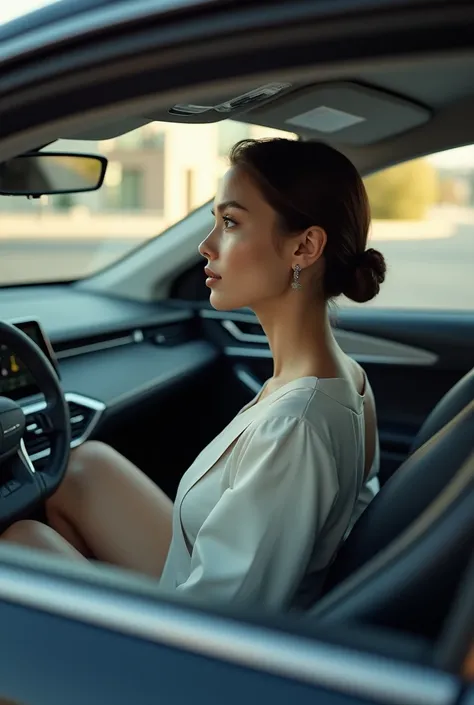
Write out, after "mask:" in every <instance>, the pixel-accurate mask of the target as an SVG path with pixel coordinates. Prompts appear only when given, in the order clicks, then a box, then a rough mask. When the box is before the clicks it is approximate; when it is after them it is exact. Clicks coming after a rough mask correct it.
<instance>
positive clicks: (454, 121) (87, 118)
mask: <svg viewBox="0 0 474 705" xmlns="http://www.w3.org/2000/svg"><path fill="white" fill-rule="evenodd" d="M473 69H474V52H472V51H466V50H463V51H457V52H451V53H445V54H443V55H441V56H440V55H439V54H438V55H436V56H433V55H418V56H415V57H414V56H411V57H407V56H405V57H403V58H400V57H396V58H391V59H390V58H385V59H384V60H378V61H377V63H376V64H375V65H374V62H373V61H370V60H365V61H361V62H357V63H356V62H351V64H350V65H348V64H345V65H342V64H339V63H333V64H325V65H324V66H321V65H315V66H308V67H304V68H298V69H291V70H287V71H285V72H275V71H274V72H268V73H266V74H261V75H260V76H258V77H253V78H252V80H251V82H250V81H249V79H248V78H247V79H244V78H239V77H236V78H235V80H233V81H232V82H229V81H225V82H224V81H214V82H212V83H210V82H209V83H206V85H205V86H196V88H194V87H193V89H192V90H190V89H189V88H187V89H179V90H176V91H173V92H172V93H169V94H168V93H167V94H163V93H162V92H161V93H160V94H157V95H155V96H151V97H150V96H146V97H141V98H134V99H131V100H127V101H124V102H121V103H115V104H113V105H111V106H107V107H104V108H101V109H96V110H91V111H90V112H87V111H85V112H83V113H82V114H81V115H75V116H73V117H71V116H70V117H67V118H63V119H59V120H57V121H56V122H55V123H54V124H52V123H49V124H47V125H44V126H42V127H41V128H39V131H37V130H35V131H34V133H33V131H32V133H31V134H30V133H23V134H18V135H14V136H10V137H8V138H6V139H5V140H2V142H3V143H4V146H3V145H2V144H1V143H0V149H1V154H2V158H3V159H5V158H10V157H11V156H13V155H14V154H20V153H22V152H25V151H28V150H30V149H33V148H38V145H39V144H46V143H51V142H52V141H54V140H56V139H58V135H61V137H62V138H63V139H81V138H82V139H89V140H105V139H109V138H111V137H116V136H118V135H121V134H125V133H127V132H129V131H131V130H133V129H136V128H138V127H140V126H142V125H145V124H147V123H149V122H151V121H153V120H152V118H155V119H156V118H160V117H163V116H165V115H166V114H167V110H168V106H169V105H170V104H174V103H175V102H183V101H193V102H204V101H206V100H216V99H220V98H221V97H222V96H223V95H224V96H225V95H226V94H228V93H229V90H230V84H231V90H232V92H233V93H234V94H236V95H239V94H241V93H243V92H245V91H247V90H249V88H254V87H255V86H256V85H261V84H262V83H268V82H272V81H285V82H286V81H288V82H291V83H292V85H293V86H295V91H296V90H297V88H298V87H299V89H301V88H303V90H304V87H308V86H310V87H311V90H312V89H313V87H320V86H321V85H327V84H329V83H334V84H339V85H340V83H341V82H343V83H346V82H348V81H349V82H350V83H355V82H360V84H361V85H362V81H363V80H365V83H366V84H369V85H370V81H373V83H374V85H375V83H376V82H379V81H380V82H381V81H382V77H385V78H384V79H383V80H384V81H385V85H384V88H385V89H387V87H390V88H392V87H395V86H396V85H397V86H398V87H401V82H402V80H405V79H406V84H405V85H406V88H405V93H404V95H403V96H402V98H406V96H407V95H408V93H410V100H411V104H412V105H415V106H417V107H419V106H421V107H422V108H425V109H429V110H430V116H429V119H428V120H425V121H423V122H421V123H420V124H418V126H413V127H411V128H409V129H407V130H405V131H402V132H399V133H398V134H395V135H392V136H390V137H385V138H384V139H382V140H380V141H376V142H373V143H372V144H370V143H369V144H356V143H352V144H351V143H347V142H343V141H342V140H341V139H340V137H341V133H340V134H337V133H335V134H332V135H326V136H325V137H324V139H325V141H327V142H329V143H330V144H333V145H334V146H335V147H337V148H338V149H340V150H341V151H342V152H344V153H345V154H346V155H347V156H348V157H349V158H350V159H352V160H353V162H354V163H355V164H356V166H357V168H358V169H359V170H360V171H361V173H363V174H365V173H370V172H371V171H374V170H377V169H380V168H383V167H385V166H389V165H390V164H394V163H397V162H400V161H403V160H405V159H410V158H413V157H415V156H421V155H423V154H430V153H433V152H438V151H442V150H445V149H450V148H453V147H458V146H462V145H465V144H470V143H472V142H474V90H473V88H471V84H472V79H471V75H472V74H471V72H472V71H473ZM458 72H459V73H458ZM434 75H439V76H441V77H442V79H443V80H440V81H439V86H438V88H439V90H438V95H437V97H436V101H435V95H434V94H435V92H436V90H435V89H436V86H435V82H434V80H432V77H433V76H434ZM423 76H426V81H425V83H426V86H430V87H429V89H427V90H425V93H424V95H425V97H428V95H427V93H428V92H430V95H431V101H432V104H430V105H429V104H426V103H424V104H423V103H422V102H421V101H417V102H416V103H415V102H413V99H412V95H413V94H414V93H415V92H416V90H417V89H418V88H421V86H420V82H421V83H423V81H422V78H423ZM403 77H404V78H403ZM428 77H431V78H430V79H429V80H428ZM369 79H370V81H369ZM399 84H400V85H399ZM468 84H469V85H468ZM371 87H372V86H371ZM443 91H444V93H443ZM390 93H391V95H396V97H399V93H397V94H393V92H390ZM442 94H444V95H445V100H444V101H442V100H441V95H442ZM284 100H286V98H285V96H283V97H282V98H280V99H279V100H277V101H271V102H269V103H268V104H267V105H265V106H264V107H261V108H259V109H253V110H251V111H246V112H244V111H242V112H241V113H239V114H238V115H237V116H232V117H233V118H234V117H235V119H238V120H241V121H246V122H249V123H255V124H258V125H263V126H266V125H267V126H269V127H277V128H278V127H279V129H286V130H288V125H286V126H285V125H282V124H281V123H278V122H277V121H274V120H273V117H274V116H275V114H278V109H279V105H281V103H282V102H283V101H284ZM171 101H173V102H171ZM435 102H436V105H435V104H434V103H435ZM143 115H145V116H148V117H143ZM291 131H292V132H296V131H297V132H298V134H300V135H301V137H302V138H304V139H307V138H310V139H311V138H312V137H315V136H316V138H319V139H320V138H321V136H320V135H318V134H315V133H311V131H309V132H308V131H305V130H295V129H293V130H291ZM33 135H34V136H35V137H34V138H35V143H32V136H33ZM369 142H370V140H369Z"/></svg>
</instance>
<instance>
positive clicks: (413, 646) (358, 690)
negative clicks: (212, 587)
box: [0, 549, 461, 705]
mask: <svg viewBox="0 0 474 705" xmlns="http://www.w3.org/2000/svg"><path fill="white" fill-rule="evenodd" d="M0 615H1V619H2V625H3V629H2V635H3V636H2V640H3V644H4V648H3V649H2V659H0V702H2V703H5V705H6V704H7V703H8V705H10V703H15V704H16V705H20V704H21V705H44V704H45V703H48V705H62V704H63V703H65V702H67V703H70V705H82V703H84V702H87V703H88V704H90V705H103V704H104V703H114V705H129V704H130V703H137V704H139V705H147V704H148V703H150V704H151V703H156V702H165V703H167V704H168V705H175V704H176V705H185V704H187V703H189V702H194V703H198V704H199V705H200V704H201V703H202V704H204V703H207V704H213V703H216V704H217V703H222V702H223V701H224V702H226V703H229V704H230V705H234V704H235V705H238V704H239V703H241V702H242V701H246V702H250V703H267V702H274V703H281V704H282V705H283V703H288V702H295V703H298V705H304V704H305V703H308V704H309V703H314V702H318V703H324V705H346V704H347V705H355V703H359V704H361V703H367V705H369V703H380V705H415V704H416V703H420V702H423V703H426V705H454V703H455V702H456V701H457V697H458V695H459V693H460V689H461V682H460V679H458V677H457V676H456V669H457V668H458V665H457V661H458V660H459V659H457V660H455V662H454V663H455V668H454V670H452V671H451V672H449V671H442V670H436V668H435V667H434V665H433V664H434V662H435V656H436V657H437V658H438V659H439V660H440V661H441V658H440V657H441V654H440V652H439V648H437V646H436V644H430V643H429V642H426V641H424V640H423V639H420V638H417V637H415V636H409V635H404V634H397V633H395V632H393V633H392V632H387V631H386V630H384V631H382V632H380V633H379V632H378V630H377V628H371V627H368V626H367V625H365V626H362V625H361V626H360V627H358V626H357V625H353V626H352V627H351V628H348V627H344V626H343V625H341V626H340V627H332V628H331V630H330V633H328V630H327V629H325V630H323V631H321V630H318V628H317V625H314V624H312V623H311V620H310V618H309V617H308V618H307V619H305V620H301V618H299V617H293V618H290V617H285V618H283V617H276V616H273V617H270V616H267V617H263V616H258V615H253V616H249V615H244V614H240V615H239V613H238V611H237V612H236V611H235V610H234V611H233V612H232V614H230V612H227V613H226V612H225V611H222V610H217V609H209V606H207V607H206V609H205V610H203V609H201V608H200V607H199V606H198V605H195V606H193V605H190V604H188V605H184V604H183V603H181V602H179V601H174V602H173V601H169V600H166V599H164V598H161V599H160V598H159V597H158V593H157V588H156V584H155V583H154V582H153V581H150V580H145V579H138V578H135V577H134V576H130V575H128V576H127V575H124V574H122V573H120V572H119V571H112V570H111V569H110V568H108V569H106V568H98V567H97V569H95V570H93V571H91V570H90V568H89V567H87V566H86V568H85V569H83V568H82V564H79V565H78V566H76V565H72V564H67V563H62V564H61V563H59V562H58V561H57V560H56V559H53V558H49V557H48V556H46V555H45V556H44V557H41V558H38V556H36V555H33V554H32V553H31V552H29V551H27V550H26V549H23V550H22V551H19V550H16V551H15V552H13V551H12V550H9V551H7V550H6V549H2V562H1V566H0Z"/></svg>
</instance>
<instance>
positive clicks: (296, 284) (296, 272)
mask: <svg viewBox="0 0 474 705" xmlns="http://www.w3.org/2000/svg"><path fill="white" fill-rule="evenodd" d="M300 272H301V267H300V265H299V264H296V265H295V268H294V270H293V281H292V282H291V288H292V289H301V288H302V287H301V284H300Z"/></svg>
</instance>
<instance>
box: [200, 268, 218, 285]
mask: <svg viewBox="0 0 474 705" xmlns="http://www.w3.org/2000/svg"><path fill="white" fill-rule="evenodd" d="M204 272H205V274H206V275H207V279H206V286H212V285H213V284H216V282H218V281H219V280H220V279H221V277H220V276H219V275H218V274H216V273H215V272H213V271H212V269H210V268H209V267H204Z"/></svg>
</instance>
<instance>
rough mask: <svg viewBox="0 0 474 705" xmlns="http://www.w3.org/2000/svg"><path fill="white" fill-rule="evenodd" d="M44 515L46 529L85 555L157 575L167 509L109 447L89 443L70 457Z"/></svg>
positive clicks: (165, 545)
mask: <svg viewBox="0 0 474 705" xmlns="http://www.w3.org/2000/svg"><path fill="white" fill-rule="evenodd" d="M46 512H47V516H48V519H49V523H50V525H51V526H52V527H53V528H54V529H55V530H56V531H58V532H59V533H60V534H61V535H62V536H63V537H64V538H65V539H66V540H67V541H69V542H70V543H71V544H72V545H73V546H75V547H76V548H78V550H80V551H81V552H83V553H86V555H87V552H90V554H91V557H94V558H95V559H97V560H99V561H103V562H106V563H112V564H114V565H118V566H121V567H123V568H127V569H130V570H135V571H138V572H141V573H146V574H149V575H152V576H155V577H159V576H160V575H161V572H162V570H163V566H164V563H165V560H166V556H167V554H168V550H169V546H170V542H171V534H172V512H173V503H172V502H171V500H170V499H169V497H167V496H166V495H165V493H164V492H162V490H160V489H159V487H157V486H156V485H155V483H154V482H152V481H151V480H150V479H149V478H148V477H147V476H146V475H145V474H144V473H142V472H141V471H140V470H139V469H138V468H137V467H136V466H135V465H133V464H132V463H131V462H130V461H128V460H127V459H126V458H124V457H123V456H122V455H120V453H118V452H117V451H115V450H114V449H113V448H111V447H110V446H108V445H105V444H104V443H100V442H98V441H91V442H89V443H85V444H84V445H82V446H80V447H79V448H77V449H76V450H74V451H73V452H72V453H71V458H70V462H69V466H68V470H67V472H66V476H65V478H64V481H63V483H62V484H61V486H60V487H59V489H58V490H57V492H56V493H55V494H54V495H53V496H52V497H51V498H50V499H49V500H48V501H47V503H46ZM85 547H87V551H84V548H85Z"/></svg>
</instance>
